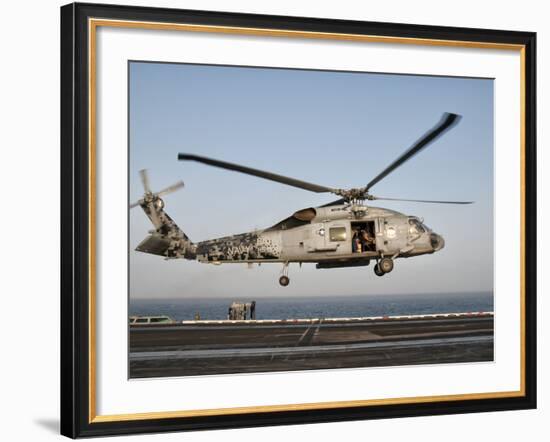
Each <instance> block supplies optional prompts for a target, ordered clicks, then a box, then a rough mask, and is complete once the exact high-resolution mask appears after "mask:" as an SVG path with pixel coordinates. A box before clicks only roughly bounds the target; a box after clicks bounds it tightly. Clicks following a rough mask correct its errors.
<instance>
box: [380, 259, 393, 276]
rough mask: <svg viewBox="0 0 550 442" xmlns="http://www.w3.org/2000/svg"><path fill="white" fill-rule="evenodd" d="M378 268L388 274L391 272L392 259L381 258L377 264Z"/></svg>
mask: <svg viewBox="0 0 550 442" xmlns="http://www.w3.org/2000/svg"><path fill="white" fill-rule="evenodd" d="M378 268H379V269H380V270H381V271H382V272H384V273H390V272H391V271H392V270H393V259H391V258H382V259H381V260H380V261H379V262H378Z"/></svg>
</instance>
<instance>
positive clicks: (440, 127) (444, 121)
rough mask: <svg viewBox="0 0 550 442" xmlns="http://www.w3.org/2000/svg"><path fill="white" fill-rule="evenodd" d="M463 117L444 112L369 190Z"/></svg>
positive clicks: (372, 183)
mask: <svg viewBox="0 0 550 442" xmlns="http://www.w3.org/2000/svg"><path fill="white" fill-rule="evenodd" d="M461 118H462V117H461V116H460V115H457V114H451V113H447V112H446V113H444V114H443V117H441V121H440V122H439V123H437V124H436V125H435V126H434V127H433V128H432V129H430V130H429V131H428V132H426V133H425V134H424V135H423V136H422V137H421V138H420V139H419V140H418V141H417V142H416V143H414V144H413V145H412V146H411V147H410V148H409V149H408V150H407V151H406V152H405V153H403V154H402V155H401V156H400V157H399V158H397V159H396V160H395V161H394V162H393V163H391V164H390V165H389V166H388V167H386V168H385V169H384V170H383V171H382V172H381V173H379V174H378V175H376V177H374V178H373V179H372V180H371V181H370V182H369V183H368V184H367V187H366V190H367V191H368V190H369V189H370V188H371V187H372V186H374V185H375V184H376V183H378V182H379V181H380V180H382V179H383V178H385V177H386V176H388V175H389V174H390V173H392V172H393V171H394V170H395V169H397V168H398V167H399V166H401V165H402V164H403V163H405V162H406V161H408V160H410V159H411V158H412V157H413V156H415V155H416V154H417V153H418V152H420V151H421V150H423V149H424V148H425V147H426V146H428V144H430V143H431V142H433V141H435V140H436V139H437V138H438V137H439V136H441V135H443V133H444V132H446V131H447V130H449V129H450V128H451V127H453V126H454V125H456V124H457V123H458V122H459V121H460V119H461Z"/></svg>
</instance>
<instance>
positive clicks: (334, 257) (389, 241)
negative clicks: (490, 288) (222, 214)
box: [181, 205, 444, 268]
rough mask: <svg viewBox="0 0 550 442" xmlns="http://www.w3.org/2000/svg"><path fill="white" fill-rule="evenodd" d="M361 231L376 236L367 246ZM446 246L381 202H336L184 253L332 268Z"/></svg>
mask: <svg viewBox="0 0 550 442" xmlns="http://www.w3.org/2000/svg"><path fill="white" fill-rule="evenodd" d="M363 230H368V231H370V234H371V235H372V236H371V238H372V241H371V243H370V244H369V246H368V247H365V246H364V245H363V247H362V245H361V241H360V240H358V239H355V238H354V237H355V236H357V234H356V233H355V232H360V231H363ZM354 241H355V242H356V244H357V246H356V247H354ZM443 246H444V241H443V238H442V237H441V236H440V235H438V234H436V233H433V232H432V231H431V229H429V228H428V227H426V226H425V225H424V224H422V222H421V220H419V219H418V218H417V217H411V216H407V215H404V214H402V213H399V212H396V211H393V210H389V209H384V208H380V207H370V206H369V207H365V206H350V205H338V206H329V207H318V208H308V209H303V210H300V211H298V212H296V213H294V214H293V215H292V216H290V217H288V218H286V219H284V220H283V221H281V222H279V223H277V224H275V225H274V226H272V227H270V228H267V229H263V230H258V231H254V232H247V233H241V234H237V235H231V236H227V237H222V238H217V239H212V240H207V241H202V242H199V243H197V244H196V245H195V247H194V248H193V250H192V251H191V250H189V251H188V253H187V255H186V256H181V257H186V258H187V259H196V260H197V261H199V262H201V263H210V264H224V263H262V262H283V263H291V262H298V263H311V262H313V263H318V268H333V267H347V266H348V265H349V266H356V265H366V264H368V262H369V261H370V260H372V259H375V260H377V259H380V258H382V257H391V258H393V259H395V258H397V257H401V258H406V257H410V256H417V255H423V254H427V253H433V252H435V251H438V250H440V249H441V248H443Z"/></svg>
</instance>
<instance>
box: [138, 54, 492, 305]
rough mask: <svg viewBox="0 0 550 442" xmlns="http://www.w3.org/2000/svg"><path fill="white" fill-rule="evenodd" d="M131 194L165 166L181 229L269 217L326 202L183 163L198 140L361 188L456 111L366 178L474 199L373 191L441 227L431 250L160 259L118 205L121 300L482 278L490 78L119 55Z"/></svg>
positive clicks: (210, 150)
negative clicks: (292, 260)
mask: <svg viewBox="0 0 550 442" xmlns="http://www.w3.org/2000/svg"><path fill="white" fill-rule="evenodd" d="M129 70H130V72H129V79H130V83H129V112H130V117H129V124H130V127H129V135H130V137H129V138H130V141H129V181H130V183H129V184H130V186H129V193H130V195H129V199H130V202H133V201H135V200H137V199H139V198H140V197H141V196H142V194H143V188H142V185H141V181H140V179H139V174H138V171H139V170H140V169H148V172H149V177H150V182H151V187H152V189H153V191H155V190H160V189H162V188H164V187H166V186H168V185H170V184H172V183H174V182H176V181H178V180H183V181H184V182H185V187H184V188H183V189H182V190H179V191H178V192H176V193H173V194H171V195H168V196H166V197H165V198H164V202H165V211H166V212H167V213H168V214H169V215H170V216H171V217H172V219H173V220H174V221H175V222H176V223H177V224H178V226H179V227H180V228H181V229H182V230H183V231H184V232H185V233H186V234H187V235H188V236H189V237H190V239H191V240H192V241H194V242H198V241H203V240H206V239H212V238H216V237H220V236H226V235H231V234H235V233H242V232H246V231H250V230H254V229H259V228H265V227H269V226H271V225H273V224H275V223H276V222H278V221H280V220H281V219H283V218H286V217H287V216H289V215H290V214H292V213H293V212H294V211H296V210H299V209H301V208H305V207H312V206H313V207H314V206H318V205H322V204H325V203H327V202H329V201H332V200H334V199H335V198H334V196H333V195H330V194H316V193H312V192H308V191H305V190H302V189H297V188H293V187H289V186H285V185H283V184H279V183H275V182H270V181H267V180H262V179H259V178H256V177H252V176H248V175H243V174H239V173H235V172H231V171H226V170H222V169H218V168H213V167H210V166H206V165H203V164H199V163H194V162H181V161H177V154H178V152H186V153H195V154H198V155H203V156H208V157H213V158H217V159H221V160H225V161H229V162H234V163H239V164H243V165H246V166H250V167H253V168H257V169H262V170H267V171H271V172H274V173H279V174H282V175H286V176H290V177H293V178H297V179H302V180H305V181H309V182H313V183H316V184H321V185H326V186H329V187H336V188H349V187H360V186H364V185H366V183H367V182H368V181H370V179H371V178H373V177H374V176H375V175H377V174H378V173H379V172H380V171H381V170H383V169H384V168H385V167H386V166H387V165H388V164H389V163H391V162H392V161H393V160H394V159H395V158H396V157H397V156H399V155H400V154H401V153H402V152H403V151H405V150H406V149H407V148H409V147H410V146H411V145H412V144H413V143H414V142H415V141H416V140H417V139H418V138H419V137H420V136H422V135H423V134H424V133H425V132H426V131H428V130H429V129H431V128H432V127H433V126H434V125H435V124H436V123H437V122H439V120H440V118H441V116H442V114H443V113H444V112H454V113H458V114H460V115H462V117H463V118H462V120H461V121H460V123H459V124H458V125H457V126H456V127H454V128H453V129H452V130H450V131H449V132H447V133H446V134H444V135H443V136H442V137H440V138H439V139H438V140H437V141H436V142H434V143H433V144H431V145H430V146H429V147H428V148H426V149H425V150H423V151H422V152H421V153H419V154H418V155H416V156H415V157H414V158H413V159H411V160H410V161H408V162H407V163H406V164H404V165H403V166H401V167H400V168H398V169H397V170H396V171H394V172H393V173H392V174H390V175H389V176H387V177H386V178H385V179H384V180H382V181H381V182H379V183H378V184H376V186H374V187H373V189H372V193H373V194H375V195H379V196H385V197H397V198H414V199H435V200H466V201H475V203H474V204H471V205H466V206H463V205H439V204H421V203H407V202H390V201H377V202H376V204H373V205H376V206H381V207H387V208H390V209H393V210H397V211H399V212H402V213H405V214H407V215H416V216H419V217H423V218H424V222H425V224H427V225H428V226H429V227H431V228H432V229H433V230H434V231H435V232H437V233H439V234H441V235H442V236H443V237H444V238H445V248H444V249H443V250H441V251H440V252H437V253H434V254H432V255H424V256H420V257H415V258H412V259H397V260H396V262H395V267H394V270H393V272H392V273H390V274H387V275H384V276H383V277H378V276H376V275H375V274H374V272H373V270H372V266H368V267H359V268H348V269H345V268H344V269H315V266H314V265H313V264H304V265H303V266H302V268H299V266H298V264H291V265H290V270H289V276H290V279H291V283H290V285H289V286H288V287H280V286H279V283H278V278H279V275H280V272H281V268H282V264H264V265H262V266H261V267H258V266H253V267H252V268H248V266H247V265H246V264H226V265H221V266H212V265H206V264H200V263H198V262H195V261H186V260H170V261H166V260H164V259H163V258H161V257H159V256H154V255H148V254H144V253H140V252H136V251H135V250H134V249H135V247H136V246H137V245H138V244H139V242H140V241H141V240H142V239H143V238H145V237H146V236H147V232H148V231H149V230H150V229H151V228H152V226H151V224H150V222H149V220H148V219H147V218H146V216H145V214H144V213H143V212H142V211H141V209H140V208H139V207H138V208H135V209H132V210H130V213H129V226H130V237H129V256H130V258H129V264H130V297H131V298H185V297H228V298H235V299H237V298H240V299H244V298H247V297H251V298H261V297H263V296H300V297H302V296H319V295H323V296H324V295H326V296H338V295H368V294H386V293H388V294H389V293H399V294H406V293H411V294H413V293H447V292H480V291H492V290H493V160H494V158H493V152H494V139H493V106H494V103H493V80H491V79H472V78H450V77H434V76H413V75H391V74H380V73H363V72H361V73H351V72H334V71H312V70H295V69H270V68H251V67H236V66H213V65H191V64H169V63H150V62H130V64H129Z"/></svg>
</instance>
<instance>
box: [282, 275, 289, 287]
mask: <svg viewBox="0 0 550 442" xmlns="http://www.w3.org/2000/svg"><path fill="white" fill-rule="evenodd" d="M279 284H281V285H282V286H283V287H286V286H287V285H289V284H290V278H289V277H288V276H286V275H283V276H281V277H280V278H279Z"/></svg>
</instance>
